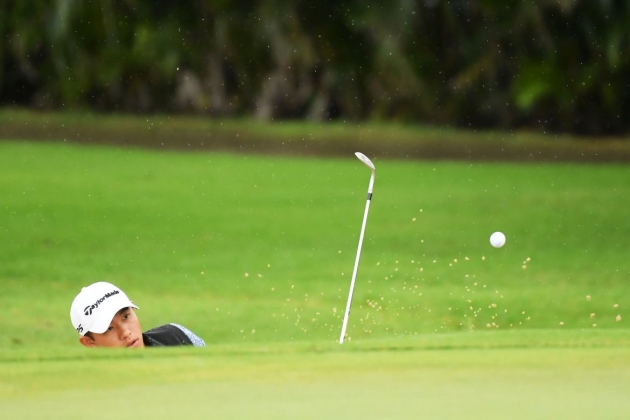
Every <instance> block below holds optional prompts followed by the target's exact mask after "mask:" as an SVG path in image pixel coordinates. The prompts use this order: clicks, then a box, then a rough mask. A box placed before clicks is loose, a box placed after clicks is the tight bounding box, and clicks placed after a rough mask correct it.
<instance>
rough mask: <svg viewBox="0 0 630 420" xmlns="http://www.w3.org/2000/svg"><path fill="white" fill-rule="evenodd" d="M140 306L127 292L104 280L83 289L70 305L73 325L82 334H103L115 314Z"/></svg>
mask: <svg viewBox="0 0 630 420" xmlns="http://www.w3.org/2000/svg"><path fill="white" fill-rule="evenodd" d="M129 307H131V308H136V309H137V308H138V307H137V306H136V305H134V304H133V302H131V300H129V298H128V297H127V295H126V294H125V292H123V291H122V290H120V289H119V288H118V287H116V286H114V285H113V284H111V283H107V282H104V281H101V282H97V283H94V284H91V285H89V286H87V287H84V288H83V289H81V292H79V294H78V295H77V296H76V297H75V298H74V301H73V302H72V306H71V307H70V320H71V321H72V326H73V327H74V329H75V330H76V331H77V332H78V333H79V334H81V335H85V334H87V333H88V332H93V333H96V334H103V333H104V332H106V331H107V329H108V328H109V325H110V324H111V322H112V319H113V318H114V315H116V313H117V312H118V311H120V310H121V309H123V308H129Z"/></svg>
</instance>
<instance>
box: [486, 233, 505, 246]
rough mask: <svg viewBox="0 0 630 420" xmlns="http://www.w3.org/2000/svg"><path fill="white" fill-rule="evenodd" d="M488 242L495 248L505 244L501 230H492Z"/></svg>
mask: <svg viewBox="0 0 630 420" xmlns="http://www.w3.org/2000/svg"><path fill="white" fill-rule="evenodd" d="M490 244H491V245H492V246H493V247H495V248H501V247H502V246H503V245H505V235H504V234H503V233H502V232H494V233H493V234H492V235H490Z"/></svg>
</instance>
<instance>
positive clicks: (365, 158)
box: [355, 152, 376, 172]
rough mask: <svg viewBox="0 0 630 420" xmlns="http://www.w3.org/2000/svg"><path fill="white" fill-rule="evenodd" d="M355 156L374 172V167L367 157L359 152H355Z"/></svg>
mask: <svg viewBox="0 0 630 420" xmlns="http://www.w3.org/2000/svg"><path fill="white" fill-rule="evenodd" d="M355 155H356V156H357V157H358V158H359V160H360V161H361V162H363V163H365V164H366V165H367V167H368V168H370V169H371V170H372V171H373V172H376V168H375V167H374V164H373V163H372V161H371V160H370V159H368V157H367V156H365V155H364V154H363V153H361V152H356V153H355Z"/></svg>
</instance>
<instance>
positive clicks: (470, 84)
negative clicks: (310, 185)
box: [0, 0, 630, 134]
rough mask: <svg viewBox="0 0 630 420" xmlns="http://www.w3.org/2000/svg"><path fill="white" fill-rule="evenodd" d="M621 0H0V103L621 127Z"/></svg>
mask: <svg viewBox="0 0 630 420" xmlns="http://www.w3.org/2000/svg"><path fill="white" fill-rule="evenodd" d="M628 76H630V2H629V1H625V0H540V1H536V2H532V1H516V0H450V1H440V0H417V1H411V0H390V1H387V2H384V1H375V0H372V1H370V0H367V1H366V0H349V1H341V2H340V1H338V0H319V1H316V2H314V1H305V0H295V1H282V0H259V1H254V0H215V1H202V0H191V1H186V2H181V1H180V2H175V1H169V0H152V1H140V0H109V1H108V0H100V1H97V0H91V1H89V0H57V1H46V0H19V1H18V0H5V1H3V2H1V3H0V104H1V105H19V106H28V107H34V108H44V109H85V108H89V109H94V110H97V111H108V112H109V111H116V112H134V113H147V112H178V113H183V112H187V113H200V114H207V115H211V116H255V117H257V118H260V119H267V120H269V119H286V118H297V119H310V120H321V121H326V120H329V119H337V118H343V119H345V120H365V119H378V120H397V121H409V122H420V123H429V124H446V125H451V126H465V127H496V128H515V127H530V128H537V129H540V130H553V131H564V132H572V133H578V134H620V133H626V132H627V131H628V128H629V127H630V118H628V116H629V115H630V113H629V111H630V89H629V86H628V85H629V83H630V77H628Z"/></svg>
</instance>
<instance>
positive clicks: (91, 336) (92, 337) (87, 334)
mask: <svg viewBox="0 0 630 420" xmlns="http://www.w3.org/2000/svg"><path fill="white" fill-rule="evenodd" d="M83 335H84V336H86V337H90V339H91V340H94V336H93V335H92V333H91V332H90V331H88V332H86V333H85V334H83Z"/></svg>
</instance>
